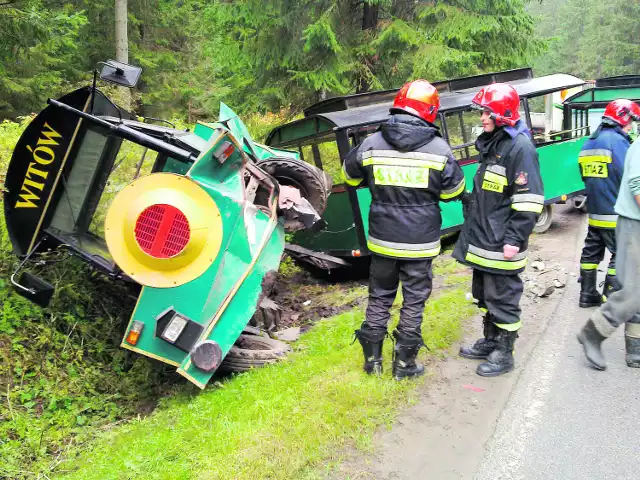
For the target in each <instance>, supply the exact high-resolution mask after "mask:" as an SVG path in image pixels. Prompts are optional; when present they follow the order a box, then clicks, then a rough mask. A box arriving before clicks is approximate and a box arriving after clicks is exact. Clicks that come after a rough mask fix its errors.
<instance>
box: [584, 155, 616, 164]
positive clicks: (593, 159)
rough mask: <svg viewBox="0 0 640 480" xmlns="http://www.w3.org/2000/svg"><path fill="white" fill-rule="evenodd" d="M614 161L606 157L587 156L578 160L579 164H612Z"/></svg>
mask: <svg viewBox="0 0 640 480" xmlns="http://www.w3.org/2000/svg"><path fill="white" fill-rule="evenodd" d="M612 161H613V159H612V158H611V157H608V156H604V155H586V156H584V157H579V158H578V163H591V162H595V163H611V162H612Z"/></svg>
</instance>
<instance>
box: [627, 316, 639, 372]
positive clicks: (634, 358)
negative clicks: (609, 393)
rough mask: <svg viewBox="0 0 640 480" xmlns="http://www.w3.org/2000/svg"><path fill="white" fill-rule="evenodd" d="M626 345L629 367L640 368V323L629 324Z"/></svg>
mask: <svg viewBox="0 0 640 480" xmlns="http://www.w3.org/2000/svg"><path fill="white" fill-rule="evenodd" d="M636 320H637V316H636ZM624 343H625V346H626V347H627V356H626V360H627V366H629V367H632V368H640V323H627V325H626V326H625V332H624Z"/></svg>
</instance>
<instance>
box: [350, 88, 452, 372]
mask: <svg viewBox="0 0 640 480" xmlns="http://www.w3.org/2000/svg"><path fill="white" fill-rule="evenodd" d="M439 107H440V101H439V96H438V92H437V90H436V89H435V87H433V86H432V85H431V84H430V83H429V82H427V81H425V80H416V81H413V82H409V83H407V84H406V85H405V86H404V87H402V89H400V91H399V92H398V94H397V96H396V98H395V100H394V103H393V107H392V108H391V109H390V113H391V117H390V118H389V120H388V121H387V122H386V123H385V124H383V125H382V126H381V127H380V130H379V131H378V132H376V133H374V134H373V135H371V136H370V137H369V138H367V139H365V140H364V142H362V144H361V145H360V146H359V147H357V148H355V149H353V150H352V151H351V152H349V154H348V155H347V157H346V158H345V161H344V165H343V173H344V176H345V180H346V182H347V184H349V185H351V186H357V185H359V184H360V183H361V182H362V181H364V182H366V184H367V185H368V187H369V189H370V190H371V208H370V211H369V235H368V240H367V246H368V248H369V250H370V252H371V269H370V278H369V303H368V305H367V310H366V318H365V321H364V322H363V323H362V325H361V327H360V329H359V330H356V332H355V335H356V337H357V338H358V339H359V341H360V344H361V345H362V350H363V353H364V358H365V362H364V370H365V371H366V372H367V373H369V374H372V373H373V374H377V375H380V374H381V373H382V345H383V341H384V338H385V337H386V336H387V324H388V322H389V319H390V312H389V310H390V308H391V306H392V304H393V301H394V299H395V298H396V293H397V290H398V284H399V282H402V294H403V299H404V300H403V304H402V309H401V310H400V321H399V323H398V327H397V329H396V330H395V331H394V332H393V336H394V338H395V340H396V345H395V348H394V359H393V368H392V369H393V372H392V373H393V376H394V378H395V379H397V380H400V379H401V378H405V377H415V376H418V375H422V374H423V373H424V367H423V366H422V365H420V364H418V363H416V356H417V354H418V350H419V349H420V347H422V346H423V345H424V342H423V340H422V331H421V327H422V318H423V312H424V305H425V302H426V301H427V299H428V298H429V295H430V294H431V280H432V274H431V262H432V259H433V257H435V256H437V255H438V253H440V226H441V217H440V207H439V202H440V201H451V200H454V199H457V198H459V197H460V196H461V195H462V194H464V193H465V182H464V175H463V173H462V170H461V168H460V166H459V165H458V163H457V162H456V160H455V159H454V157H453V155H452V153H451V148H450V147H449V145H448V144H447V142H446V141H445V140H443V139H442V137H441V135H440V132H439V130H438V128H437V127H436V126H435V125H434V124H433V122H434V121H435V119H436V116H437V114H438V108H439Z"/></svg>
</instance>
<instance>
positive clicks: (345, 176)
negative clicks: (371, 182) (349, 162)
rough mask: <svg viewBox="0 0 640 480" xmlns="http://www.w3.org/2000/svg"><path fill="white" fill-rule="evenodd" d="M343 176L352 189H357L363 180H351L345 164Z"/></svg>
mask: <svg viewBox="0 0 640 480" xmlns="http://www.w3.org/2000/svg"><path fill="white" fill-rule="evenodd" d="M342 176H343V177H344V181H345V183H346V184H347V185H349V186H351V187H357V186H358V185H360V184H361V183H362V180H363V179H362V178H351V177H350V176H349V174H348V173H347V169H346V168H345V165H344V164H342Z"/></svg>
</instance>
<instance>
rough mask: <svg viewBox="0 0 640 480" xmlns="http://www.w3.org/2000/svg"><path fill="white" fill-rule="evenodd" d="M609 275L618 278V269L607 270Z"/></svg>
mask: <svg viewBox="0 0 640 480" xmlns="http://www.w3.org/2000/svg"><path fill="white" fill-rule="evenodd" d="M607 275H612V276H614V277H615V276H616V269H615V268H610V269H609V270H607Z"/></svg>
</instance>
